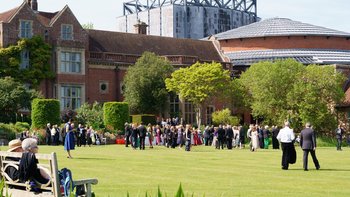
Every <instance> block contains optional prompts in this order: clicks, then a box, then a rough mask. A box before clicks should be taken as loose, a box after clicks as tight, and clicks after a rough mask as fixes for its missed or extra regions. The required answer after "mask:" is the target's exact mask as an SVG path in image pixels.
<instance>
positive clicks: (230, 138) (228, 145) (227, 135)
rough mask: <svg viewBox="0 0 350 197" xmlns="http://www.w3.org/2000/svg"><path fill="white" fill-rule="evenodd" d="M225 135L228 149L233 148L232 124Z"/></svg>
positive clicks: (228, 126)
mask: <svg viewBox="0 0 350 197" xmlns="http://www.w3.org/2000/svg"><path fill="white" fill-rule="evenodd" d="M225 136H226V140H227V149H232V138H233V130H232V127H231V125H227V127H226V133H225Z"/></svg>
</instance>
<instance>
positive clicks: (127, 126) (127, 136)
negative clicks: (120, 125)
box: [124, 122, 131, 147]
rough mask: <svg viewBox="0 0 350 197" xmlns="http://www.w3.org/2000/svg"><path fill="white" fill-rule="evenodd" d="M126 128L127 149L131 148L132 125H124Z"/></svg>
mask: <svg viewBox="0 0 350 197" xmlns="http://www.w3.org/2000/svg"><path fill="white" fill-rule="evenodd" d="M124 126H125V128H124V130H125V147H129V144H130V136H131V127H130V125H129V124H128V123H127V122H126V123H125V124H124Z"/></svg>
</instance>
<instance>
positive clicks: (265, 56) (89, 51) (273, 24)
mask: <svg viewBox="0 0 350 197" xmlns="http://www.w3.org/2000/svg"><path fill="white" fill-rule="evenodd" d="M146 27H147V25H145V24H142V23H139V24H137V25H135V33H134V34H132V33H120V32H112V31H102V30H85V29H83V27H82V26H81V24H80V23H79V21H78V20H77V19H76V17H75V16H74V14H73V12H72V11H71V10H70V8H69V7H68V6H65V7H64V8H63V9H62V10H60V11H58V12H53V13H51V12H42V11H38V2H37V0H25V1H24V2H23V3H22V4H21V5H20V6H19V7H16V8H14V9H11V10H8V11H6V12H3V13H0V47H7V46H9V45H10V44H15V43H16V42H17V41H18V40H19V39H20V38H30V37H32V36H33V35H40V36H42V37H43V38H44V40H45V41H46V42H47V43H49V44H50V45H51V46H52V58H51V67H52V68H51V69H52V70H53V71H54V72H55V74H56V75H55V78H54V79H50V80H44V81H43V82H42V83H41V85H40V90H41V92H42V93H43V95H44V96H45V97H46V98H56V99H58V100H60V102H61V110H62V111H64V110H67V109H73V110H74V109H77V108H79V107H80V106H81V105H82V104H83V103H84V102H88V103H93V102H94V101H98V102H102V103H103V102H106V101H123V93H122V92H123V91H122V87H123V84H122V81H123V77H124V75H125V72H126V69H127V68H128V66H130V65H133V64H135V62H136V60H137V58H139V57H140V56H141V55H142V53H143V52H144V51H150V52H154V53H156V54H157V55H159V56H162V57H164V58H166V59H167V60H169V61H170V62H171V64H172V65H173V66H174V67H175V68H176V67H185V66H190V65H192V64H193V63H195V62H197V61H199V62H212V61H215V62H220V63H221V64H222V65H223V66H224V68H227V69H229V70H230V71H231V72H232V73H234V74H237V75H238V74H240V72H242V71H244V70H245V69H247V68H248V67H249V66H250V65H251V64H252V63H255V62H257V61H260V60H274V59H281V58H282V59H283V58H294V59H296V60H298V61H300V62H302V63H304V64H311V63H317V64H321V65H322V64H336V68H337V69H340V70H342V71H344V72H345V73H347V74H350V72H348V71H349V69H348V65H350V34H349V33H344V32H339V31H335V30H329V29H327V28H321V27H317V28H315V27H316V26H312V25H308V24H304V23H300V22H296V21H292V20H289V19H270V20H264V21H261V22H257V23H253V24H251V25H248V26H243V27H240V28H237V29H234V30H230V31H227V32H224V33H220V34H217V35H213V36H211V37H210V38H209V39H207V40H192V39H177V38H169V37H160V36H150V35H145V33H146V30H145V28H146ZM286 27H288V28H286ZM310 28H311V30H310ZM300 29H305V31H300ZM326 30H327V31H326ZM24 53H25V52H24ZM25 58H28V55H26V54H22V62H26V59H25ZM27 61H28V60H27ZM349 86H350V83H349V82H347V84H346V85H345V86H344V91H346V92H347V95H350V93H349V92H348V91H347V90H348V89H349ZM347 98H348V99H347V100H350V96H347ZM224 106H225V104H224V103H218V102H213V103H212V104H209V105H207V106H205V108H204V109H205V110H203V111H204V114H202V118H203V120H202V122H203V123H205V124H206V123H211V113H212V112H213V111H214V110H217V109H222V108H223V107H224ZM344 106H345V107H346V106H347V105H344ZM172 114H180V115H181V117H182V118H184V120H185V121H186V122H188V123H191V122H194V121H195V112H194V109H193V106H192V105H191V103H189V102H181V101H180V100H179V99H178V97H171V98H170V107H169V112H168V116H170V115H172ZM240 115H241V116H242V118H243V120H244V122H247V123H248V122H250V121H251V120H252V119H251V116H250V114H249V113H242V114H240Z"/></svg>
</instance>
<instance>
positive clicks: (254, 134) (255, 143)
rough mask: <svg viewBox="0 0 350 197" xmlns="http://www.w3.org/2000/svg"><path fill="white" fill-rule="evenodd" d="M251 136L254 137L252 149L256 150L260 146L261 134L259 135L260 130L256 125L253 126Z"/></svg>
mask: <svg viewBox="0 0 350 197" xmlns="http://www.w3.org/2000/svg"><path fill="white" fill-rule="evenodd" d="M251 137H252V150H251V151H256V150H257V149H258V147H259V136H258V130H257V128H256V126H253V128H252V132H251Z"/></svg>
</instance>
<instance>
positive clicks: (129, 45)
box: [87, 30, 223, 62]
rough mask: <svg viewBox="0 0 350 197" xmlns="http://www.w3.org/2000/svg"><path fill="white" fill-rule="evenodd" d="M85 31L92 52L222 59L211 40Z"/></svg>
mask: <svg viewBox="0 0 350 197" xmlns="http://www.w3.org/2000/svg"><path fill="white" fill-rule="evenodd" d="M87 32H88V34H89V45H90V46H89V50H90V51H92V52H110V53H121V54H132V55H142V53H143V52H145V51H150V52H154V53H155V54H157V55H160V56H166V55H174V56H175V55H183V56H196V57H198V58H199V59H200V60H203V61H204V60H210V61H217V62H222V61H223V60H222V58H221V56H220V54H219V52H218V51H217V50H216V48H215V46H214V43H213V42H211V41H201V40H192V39H179V38H170V37H161V36H150V35H142V34H132V33H121V32H112V31H101V30H87Z"/></svg>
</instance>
